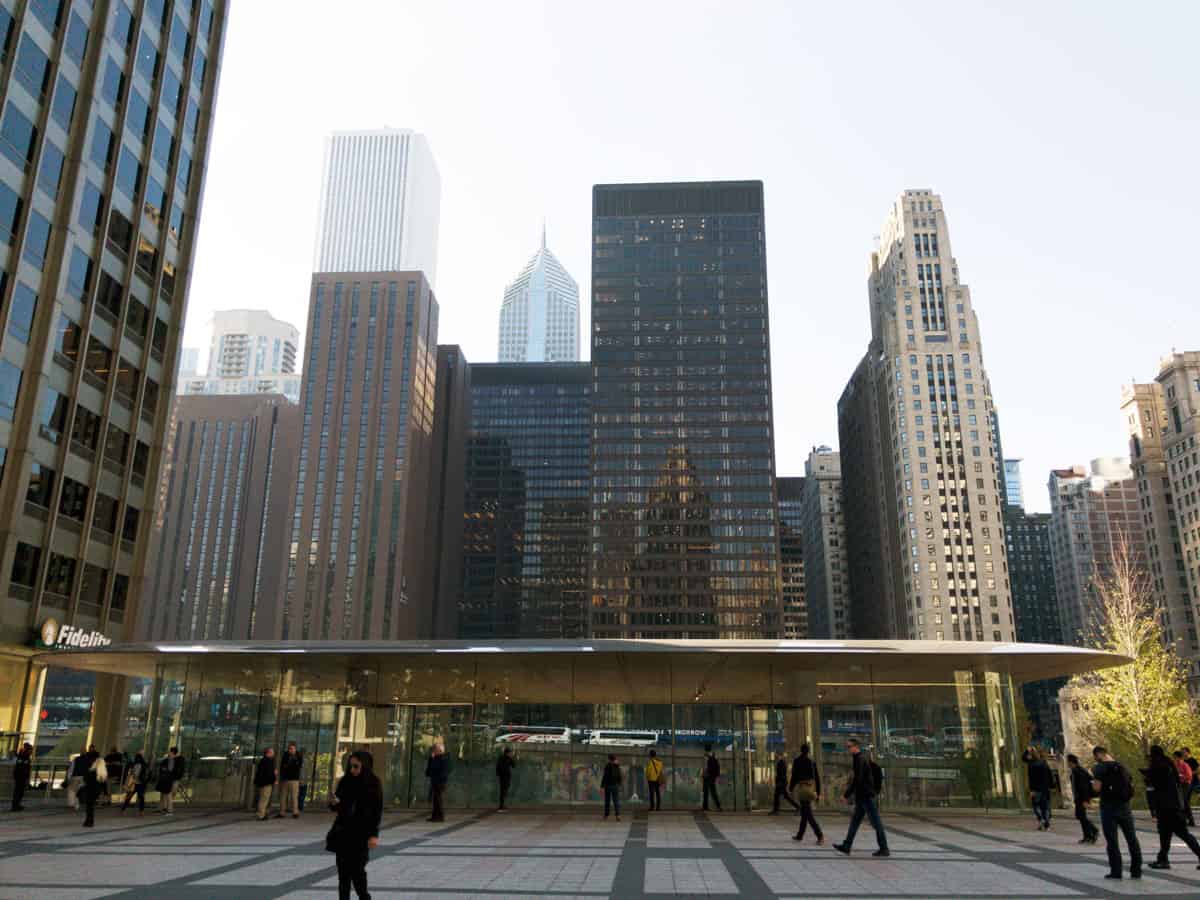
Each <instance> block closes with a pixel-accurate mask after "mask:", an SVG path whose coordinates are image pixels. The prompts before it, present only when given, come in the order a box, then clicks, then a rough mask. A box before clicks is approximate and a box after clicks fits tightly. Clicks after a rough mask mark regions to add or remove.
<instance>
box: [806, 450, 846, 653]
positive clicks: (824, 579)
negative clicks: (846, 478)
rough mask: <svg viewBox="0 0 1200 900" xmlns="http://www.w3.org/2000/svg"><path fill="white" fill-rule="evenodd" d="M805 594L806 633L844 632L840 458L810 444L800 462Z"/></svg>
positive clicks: (842, 634)
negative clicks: (806, 608) (806, 457)
mask: <svg viewBox="0 0 1200 900" xmlns="http://www.w3.org/2000/svg"><path fill="white" fill-rule="evenodd" d="M800 530H801V538H802V541H803V544H804V560H805V576H806V577H805V585H806V590H807V593H808V633H809V637H814V638H838V639H845V638H848V637H850V634H851V622H850V610H849V604H848V600H849V597H848V590H849V575H848V572H847V560H846V520H845V517H844V516H843V514H842V463H841V457H840V456H839V455H838V454H837V452H836V451H834V450H831V449H830V448H829V447H825V446H821V447H814V448H813V449H812V452H811V453H809V455H808V459H807V460H805V463H804V491H803V494H802V495H801V503H800Z"/></svg>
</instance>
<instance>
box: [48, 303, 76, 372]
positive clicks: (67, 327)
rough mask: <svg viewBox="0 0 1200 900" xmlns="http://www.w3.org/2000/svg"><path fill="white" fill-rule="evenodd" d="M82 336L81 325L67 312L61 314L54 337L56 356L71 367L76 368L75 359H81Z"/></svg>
mask: <svg viewBox="0 0 1200 900" xmlns="http://www.w3.org/2000/svg"><path fill="white" fill-rule="evenodd" d="M81 338H82V331H81V330H80V328H79V326H78V325H76V324H75V323H74V322H73V321H72V320H71V318H70V317H69V316H67V315H66V313H62V314H60V315H59V317H58V327H57V329H56V333H55V337H54V356H55V358H57V359H58V360H59V362H60V363H62V364H64V365H66V366H67V368H69V369H73V368H75V361H76V360H77V359H79V350H80V343H79V342H80V340H81Z"/></svg>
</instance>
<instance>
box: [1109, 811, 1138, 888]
mask: <svg viewBox="0 0 1200 900" xmlns="http://www.w3.org/2000/svg"><path fill="white" fill-rule="evenodd" d="M1117 824H1118V825H1119V826H1120V828H1121V833H1122V834H1124V835H1125V843H1126V844H1127V845H1128V847H1129V874H1130V875H1132V876H1133V877H1135V878H1137V877H1138V876H1140V875H1141V873H1142V845H1141V843H1139V841H1138V836H1137V830H1136V829H1135V828H1134V825H1133V811H1132V810H1131V809H1130V808H1129V807H1125V808H1124V809H1123V810H1121V811H1120V815H1119V816H1118V818H1117ZM1114 843H1115V841H1114Z"/></svg>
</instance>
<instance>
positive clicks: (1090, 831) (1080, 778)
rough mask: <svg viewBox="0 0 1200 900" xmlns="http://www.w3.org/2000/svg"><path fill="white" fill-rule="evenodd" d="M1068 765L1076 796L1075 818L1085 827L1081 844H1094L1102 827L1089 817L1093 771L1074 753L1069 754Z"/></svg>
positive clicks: (1092, 793) (1093, 794) (1072, 790)
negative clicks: (1081, 762)
mask: <svg viewBox="0 0 1200 900" xmlns="http://www.w3.org/2000/svg"><path fill="white" fill-rule="evenodd" d="M1067 765H1068V766H1069V767H1070V769H1071V796H1073V797H1074V798H1075V818H1076V819H1077V820H1078V822H1079V827H1080V828H1082V829H1083V840H1081V841H1080V842H1079V843H1081V844H1094V843H1096V838H1097V837H1099V836H1100V829H1099V828H1097V827H1096V824H1095V823H1094V822H1093V821H1092V820H1091V819H1090V818H1088V804H1089V803H1091V802H1092V798H1093V797H1094V796H1095V792H1094V791H1093V790H1092V773H1091V772H1089V771H1088V770H1087V769H1085V768H1084V767H1083V766H1081V765H1080V764H1079V757H1078V756H1076V755H1075V754H1074V753H1068V754H1067Z"/></svg>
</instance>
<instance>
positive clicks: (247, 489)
mask: <svg viewBox="0 0 1200 900" xmlns="http://www.w3.org/2000/svg"><path fill="white" fill-rule="evenodd" d="M299 450H300V409H299V407H297V406H296V405H295V404H294V403H291V402H289V401H288V400H287V399H286V398H284V397H281V396H279V395H278V394H275V395H270V394H262V395H256V396H250V397H238V396H210V397H178V398H176V400H175V408H174V411H173V414H172V416H171V424H170V431H169V433H168V437H167V449H166V453H165V456H166V459H165V461H164V464H163V467H162V474H161V476H160V477H159V484H158V493H159V497H160V501H159V503H158V508H157V509H156V511H155V516H154V530H153V537H152V538H151V543H150V555H149V556H150V562H149V565H148V567H147V583H148V585H149V593H150V596H152V597H154V598H155V601H156V602H154V603H147V604H145V605H144V606H143V607H142V609H141V611H140V615H139V617H138V625H137V628H136V633H137V635H138V637H139V638H140V639H141V640H148V641H155V640H182V641H197V640H200V641H202V640H252V639H256V638H272V637H275V636H277V635H278V634H279V633H280V622H279V617H280V612H281V609H280V604H279V599H280V596H281V594H282V587H283V585H282V581H281V578H282V575H283V560H284V551H285V547H286V540H287V531H286V526H287V524H288V516H289V514H290V513H291V500H292V497H293V494H292V488H293V486H294V484H295V477H296V459H297V454H298V453H299Z"/></svg>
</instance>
